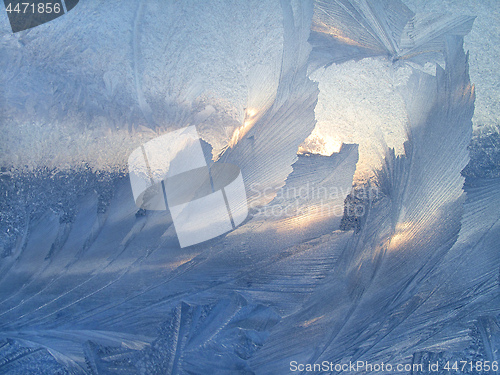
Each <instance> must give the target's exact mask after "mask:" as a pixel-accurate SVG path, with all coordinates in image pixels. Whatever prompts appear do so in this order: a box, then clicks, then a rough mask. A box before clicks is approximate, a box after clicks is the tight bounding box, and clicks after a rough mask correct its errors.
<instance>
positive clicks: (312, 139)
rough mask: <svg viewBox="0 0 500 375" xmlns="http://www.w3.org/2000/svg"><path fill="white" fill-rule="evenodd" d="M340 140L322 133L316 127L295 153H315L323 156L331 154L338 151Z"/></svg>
mask: <svg viewBox="0 0 500 375" xmlns="http://www.w3.org/2000/svg"><path fill="white" fill-rule="evenodd" d="M341 148H342V141H340V140H339V139H338V138H336V137H333V136H328V135H323V134H322V133H320V132H319V131H317V130H316V129H315V130H314V131H313V132H312V133H311V135H310V136H309V137H307V138H306V139H305V140H304V142H302V144H301V145H300V146H299V149H298V151H297V154H299V155H300V154H317V155H323V156H331V155H332V154H334V153H338V152H340V149H341Z"/></svg>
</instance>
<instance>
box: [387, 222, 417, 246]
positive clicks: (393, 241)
mask: <svg viewBox="0 0 500 375" xmlns="http://www.w3.org/2000/svg"><path fill="white" fill-rule="evenodd" d="M413 227H414V225H413V224H412V223H411V222H405V223H399V224H397V225H396V230H395V232H394V234H393V235H392V237H391V238H390V239H389V251H393V250H396V249H397V248H399V247H401V246H403V245H404V244H406V243H407V242H408V241H409V240H411V239H412V238H413V237H414V230H413V229H414V228H413Z"/></svg>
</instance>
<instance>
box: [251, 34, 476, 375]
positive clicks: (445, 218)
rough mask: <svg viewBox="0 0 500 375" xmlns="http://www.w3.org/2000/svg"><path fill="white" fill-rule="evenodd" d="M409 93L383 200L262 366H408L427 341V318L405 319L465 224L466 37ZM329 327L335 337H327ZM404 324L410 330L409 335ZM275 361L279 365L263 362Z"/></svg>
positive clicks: (285, 326) (469, 90)
mask: <svg viewBox="0 0 500 375" xmlns="http://www.w3.org/2000/svg"><path fill="white" fill-rule="evenodd" d="M405 91H406V92H405V93H403V95H404V97H405V99H406V101H407V103H408V105H407V107H408V133H409V141H408V142H407V144H406V145H405V149H406V153H405V155H404V156H398V157H396V156H395V155H394V151H393V150H389V152H388V153H387V155H386V157H385V166H384V168H383V169H382V170H381V171H380V173H379V175H378V184H379V187H380V189H381V192H382V193H383V196H382V198H381V199H379V200H378V201H376V202H374V203H373V204H372V205H371V206H370V207H369V212H368V214H367V218H366V221H365V223H364V226H363V228H362V229H361V232H360V233H359V234H357V235H354V236H353V237H352V239H351V240H350V241H349V242H348V244H347V245H346V247H345V248H344V250H343V251H342V252H341V254H340V255H339V257H338V261H337V263H336V264H335V266H334V269H335V270H336V272H332V273H331V274H329V275H328V276H327V277H326V278H324V279H323V280H322V282H321V285H320V286H319V287H318V288H316V290H315V291H314V292H313V294H312V296H311V298H310V299H309V300H308V301H307V306H308V308H307V309H304V310H301V311H299V312H297V313H296V315H295V316H294V315H290V316H288V317H287V318H285V319H284V320H283V321H282V324H281V325H280V326H279V327H277V329H276V330H275V331H274V332H273V335H271V337H270V339H269V341H268V343H267V345H266V346H265V347H264V349H263V350H262V351H261V352H259V354H258V358H256V359H255V361H256V365H257V366H262V368H263V369H265V370H263V373H273V372H275V371H277V369H278V368H279V367H283V366H285V364H286V363H289V362H290V361H291V360H292V359H293V360H296V361H298V362H299V363H321V362H322V361H323V360H327V361H332V362H335V363H337V362H340V361H346V360H351V361H357V360H361V361H364V360H367V361H369V362H379V363H380V362H381V361H384V362H386V363H387V362H390V361H392V362H393V363H397V362H404V361H408V360H409V358H411V356H412V355H413V353H414V352H415V351H416V350H417V348H418V347H419V346H418V345H422V346H425V344H423V343H425V342H426V340H427V339H429V337H428V336H426V334H430V333H429V332H428V331H426V322H427V320H425V321H424V320H422V321H419V323H420V325H419V326H418V327H416V326H414V325H413V326H411V328H410V324H408V325H407V324H405V323H406V322H407V320H410V318H411V317H412V316H413V314H417V311H418V309H419V308H420V307H421V305H422V304H423V303H424V302H425V301H426V299H427V298H428V297H429V295H430V294H431V293H432V292H431V291H427V293H428V294H426V293H425V292H424V288H423V285H424V284H425V281H428V282H429V283H432V285H435V284H434V279H432V278H430V275H431V274H432V272H433V271H434V270H435V268H436V267H438V265H439V264H440V263H441V262H443V259H444V258H445V257H446V256H447V254H448V252H450V249H451V248H452V246H453V244H454V243H455V242H456V241H457V238H458V233H459V231H460V228H461V219H462V213H463V209H462V205H463V202H464V198H465V195H464V192H463V189H462V186H463V181H464V178H463V177H462V176H461V171H462V169H463V168H464V167H465V165H466V164H467V162H468V152H467V145H468V142H469V139H470V137H471V131H472V123H471V117H472V113H473V105H474V104H473V103H474V92H473V87H472V86H471V85H470V81H469V76H468V61H467V56H466V55H465V54H464V52H463V48H462V39H461V37H457V36H450V37H449V38H448V39H447V49H446V70H442V69H438V74H437V75H436V76H430V75H427V74H425V73H423V72H420V71H418V70H416V71H414V73H413V76H412V78H411V80H410V82H409V84H408V87H407V88H406V89H405ZM331 241H332V243H335V242H336V241H338V235H336V234H333V235H331ZM412 322H413V323H415V321H412ZM292 327H301V328H300V331H301V333H300V334H297V332H296V329H297V328H295V332H294V334H293V335H291V334H290V332H291V330H292ZM324 327H330V328H329V329H328V332H320V331H323V330H324ZM402 327H404V329H406V330H410V329H411V332H412V334H411V335H407V334H403V332H402V331H403V328H402ZM447 328H448V329H451V328H450V326H448V327H447ZM441 329H444V328H443V327H441ZM455 329H456V330H457V332H460V331H461V329H460V327H456V328H455ZM433 334H434V335H436V333H435V332H434V333H433ZM401 335H403V336H401ZM399 337H405V338H406V339H404V340H400V339H399V340H398V338H399ZM280 342H288V343H289V346H288V347H287V350H279V349H278V347H279V345H280V344H279V343H280ZM427 344H428V343H427ZM396 347H397V350H396V349H395V348H396ZM261 356H262V357H261ZM271 358H276V359H275V360H271ZM278 358H279V359H278ZM268 361H271V362H274V365H264V363H269V362H268Z"/></svg>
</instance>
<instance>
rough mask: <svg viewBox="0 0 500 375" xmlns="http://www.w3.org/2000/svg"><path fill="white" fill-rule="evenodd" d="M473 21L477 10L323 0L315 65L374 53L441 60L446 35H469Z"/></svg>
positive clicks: (314, 37)
mask: <svg viewBox="0 0 500 375" xmlns="http://www.w3.org/2000/svg"><path fill="white" fill-rule="evenodd" d="M473 22H474V17H472V16H451V15H446V14H442V15H435V14H431V15H429V14H415V13H413V12H412V11H411V10H410V9H409V8H408V7H407V6H405V5H404V4H403V3H402V2H401V1H393V0H375V1H367V0H332V1H317V2H315V5H314V16H313V21H312V26H311V37H310V39H309V41H310V43H311V44H312V46H313V51H312V53H311V60H312V61H313V62H314V63H313V65H312V68H316V67H319V66H325V65H326V66H328V65H330V64H332V63H333V64H339V63H342V62H345V61H348V60H351V59H355V60H359V59H362V58H366V57H373V56H387V57H389V58H391V59H392V60H399V59H402V60H408V61H411V62H416V63H419V64H421V65H424V64H425V63H427V62H440V63H441V62H442V61H443V60H442V53H443V52H444V50H445V38H446V35H458V36H464V35H466V34H467V33H469V32H470V30H471V28H472V23H473Z"/></svg>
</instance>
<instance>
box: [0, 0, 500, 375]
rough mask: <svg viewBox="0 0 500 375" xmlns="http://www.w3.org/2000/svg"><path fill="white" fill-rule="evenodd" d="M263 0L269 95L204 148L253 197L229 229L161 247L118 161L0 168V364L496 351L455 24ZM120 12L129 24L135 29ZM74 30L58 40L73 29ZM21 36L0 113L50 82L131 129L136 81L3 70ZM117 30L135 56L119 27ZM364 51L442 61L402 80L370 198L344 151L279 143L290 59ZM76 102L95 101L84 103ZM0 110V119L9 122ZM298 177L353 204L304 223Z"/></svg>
mask: <svg viewBox="0 0 500 375" xmlns="http://www.w3.org/2000/svg"><path fill="white" fill-rule="evenodd" d="M366 4H370V5H369V6H368V5H366ZM280 5H281V17H282V29H283V40H282V49H283V57H282V60H281V61H280V64H281V68H280V74H279V80H278V81H279V84H278V86H277V89H276V95H275V97H274V98H273V99H272V103H271V105H270V106H268V107H267V109H266V111H265V113H264V115H263V116H261V117H260V118H259V119H258V121H257V122H256V123H255V124H254V126H253V127H252V128H251V130H250V131H249V132H248V133H247V134H246V135H245V136H244V137H243V138H242V139H241V140H240V141H239V142H238V143H237V144H236V145H235V146H234V147H232V148H228V149H226V150H225V151H224V152H223V153H222V155H220V160H221V161H225V162H231V163H234V164H236V165H238V166H239V167H240V168H241V170H242V174H243V176H244V178H245V184H246V186H256V185H255V184H258V186H259V189H260V190H255V189H253V190H249V191H248V195H249V201H251V202H256V203H257V204H258V205H256V206H255V207H254V208H253V211H252V215H251V217H250V218H249V219H248V220H247V221H246V222H245V223H244V224H243V225H242V226H241V227H239V228H237V229H236V230H235V231H233V232H231V233H229V234H228V235H224V236H221V237H218V238H215V239H213V240H210V241H207V242H205V243H202V244H198V245H195V246H191V247H189V248H186V249H181V248H180V247H179V244H178V241H177V238H176V235H175V230H174V228H173V225H172V219H171V217H170V215H169V214H168V212H165V213H164V212H150V211H144V210H138V208H137V207H136V206H135V204H134V200H133V197H132V192H131V189H130V182H129V180H128V176H127V175H126V174H124V173H122V172H120V171H115V172H109V171H95V170H93V169H91V168H90V167H86V166H82V167H80V168H73V169H72V170H70V171H62V170H58V169H51V168H38V169H36V170H34V171H26V172H22V171H20V170H15V169H10V168H9V166H5V167H3V169H2V179H1V189H2V190H1V192H2V194H1V196H2V197H1V201H0V204H1V217H2V222H1V226H2V232H1V236H2V237H1V241H2V242H1V244H2V249H1V251H2V254H1V258H0V317H1V318H0V373H2V374H18V373H37V374H56V373H59V374H67V373H81V374H110V373H118V374H147V373H151V374H156V373H161V374H207V373H217V374H253V373H255V374H284V373H288V372H290V366H289V364H290V361H297V362H298V363H321V362H322V361H329V362H334V363H345V362H348V361H358V360H359V361H368V362H371V363H381V362H385V363H393V364H396V363H414V364H427V363H428V362H433V363H434V362H439V363H440V364H441V368H442V366H443V365H444V363H446V361H452V362H453V361H461V360H462V361H498V360H500V358H499V356H500V354H499V349H500V328H499V320H498V319H499V318H498V317H499V309H500V303H499V300H498V298H499V294H498V270H499V266H500V259H499V258H500V252H499V251H498V243H499V237H500V232H499V231H500V228H499V215H500V207H499V205H500V180H499V179H498V176H495V175H494V174H491V173H488V171H482V170H481V162H480V161H478V159H473V160H472V161H471V162H470V161H469V159H470V157H469V152H468V144H469V142H470V139H471V132H472V124H471V117H472V114H473V110H474V100H475V95H474V89H473V87H472V86H471V82H470V79H469V75H468V64H469V62H468V56H467V54H466V53H465V52H464V50H463V46H462V43H463V36H464V35H465V34H466V33H467V32H468V30H470V27H471V25H472V21H473V17H460V16H459V17H455V18H446V17H444V18H443V17H434V18H430V19H427V21H428V22H427V23H425V22H424V23H422V20H421V19H419V18H418V17H420V16H418V15H415V14H413V12H411V10H410V9H409V8H407V7H406V6H405V5H404V4H403V3H401V2H399V1H394V2H387V1H374V2H370V3H365V2H357V1H348V0H339V1H330V2H316V3H312V2H304V3H292V2H288V1H286V0H283V1H281V4H280ZM200 6H201V5H200ZM137 7H139V10H140V11H141V12H146V11H147V9H146V8H147V7H145V6H144V5H142V3H141V4H140V5H139V6H138V5H137V4H134V3H132V2H127V3H126V4H125V5H123V9H121V10H122V11H123V14H121V16H122V17H126V15H127V14H128V13H130V14H131V15H136V13H135V11H136V10H137ZM217 7H222V5H220V4H215V3H214V4H212V8H211V11H212V12H215V11H216V10H217V9H218V8H217ZM80 8H81V11H79V10H78V9H80ZM174 8H175V7H174ZM89 9H91V10H92V11H94V9H98V8H97V2H93V1H89V2H88V3H84V4H79V7H78V8H75V10H74V11H73V12H72V13H75V17H77V18H75V19H72V20H73V21H72V22H79V23H91V22H92V21H91V20H89V19H87V18H85V17H84V16H85V15H87V16H88V15H89V14H93V13H92V12H88V13H85V12H84V10H89ZM174 10H175V9H174ZM221 11H222V10H221ZM235 11H236V10H235ZM78 12H80V13H78ZM127 12H128V13H127ZM193 12H195V10H193ZM225 12H227V10H224V13H225ZM215 13H217V12H215ZM68 17H69V15H68ZM68 17H66V18H68ZM78 17H81V18H78ZM130 17H131V18H130V19H132V18H133V17H132V16H130ZM208 17H209V18H210V17H215V15H209V16H208ZM60 22H63V21H62V20H61V21H60ZM64 22H69V21H64ZM131 24H132V26H133V31H134V32H136V31H137V30H138V28H140V26H141V24H140V22H139V21H137V22H131ZM422 24H425V25H426V27H422V28H421V29H419V25H420V26H422ZM63 26H64V25H62V24H61V23H57V24H56V23H55V24H54V26H53V27H54V31H53V33H54V36H57V38H60V35H58V34H57V30H58V29H57V28H58V27H63ZM219 26H220V25H219ZM319 26H321V27H319ZM94 28H95V29H99V30H100V32H104V31H106V30H107V28H113V25H112V24H111V23H110V24H104V25H94ZM75 30H76V31H75ZM75 30H73V34H72V35H73V37H74V38H83V39H84V35H82V34H81V33H82V32H83V31H80V33H79V31H78V28H75ZM82 30H83V27H82ZM332 30H336V31H337V34H332V33H331V32H330V33H329V32H328V31H332ZM45 32H46V34H45V35H49V36H50V35H51V34H50V33H51V32H52V31H51V29H50V28H47V29H46V31H45ZM143 32H145V30H143ZM228 32H230V31H229V30H228ZM176 33H182V29H176ZM335 35H337V36H338V35H342V36H343V38H338V37H337V38H336V37H335ZM38 38H40V43H42V39H41V38H42V37H41V36H40V34H36V33H35V32H34V31H33V32H32V33H31V34H30V33H26V34H24V35H23V36H22V37H21V38H20V39H19V41H18V44H17V45H12V44H8V45H3V46H2V48H3V49H4V51H5V52H6V53H8V56H9V57H11V58H12V60H8V61H7V62H3V64H4V65H3V66H5V67H6V70H5V72H7V73H9V74H11V76H9V78H10V79H14V80H16V79H17V80H18V81H16V82H20V83H22V85H21V86H18V87H14V86H13V84H12V83H9V81H5V82H7V84H6V85H3V87H2V90H3V91H2V96H0V100H2V103H0V104H2V106H4V107H5V106H6V105H7V104H8V105H9V106H12V107H13V106H15V105H18V106H19V107H21V108H24V107H23V106H27V107H29V108H30V109H33V111H34V112H32V113H35V114H36V115H37V116H49V115H50V113H51V112H50V111H51V107H45V106H44V105H42V104H43V103H42V104H38V105H33V104H32V102H29V101H28V99H27V97H26V94H25V93H28V94H29V95H28V96H30V95H31V96H34V97H36V96H37V95H42V94H41V92H43V90H41V89H40V90H41V91H37V87H39V88H43V87H45V86H46V85H48V83H49V81H50V82H55V83H56V85H59V86H58V89H56V90H54V91H53V92H52V95H53V96H54V98H56V99H57V100H59V101H60V103H61V105H60V107H59V108H55V109H54V111H56V112H57V113H58V116H63V118H64V116H65V110H66V109H65V105H67V104H69V105H75V103H77V104H78V105H79V106H80V107H79V108H80V110H81V111H82V112H83V114H87V115H88V116H89V118H90V117H92V116H95V115H97V114H101V115H102V113H104V114H105V115H106V116H109V117H116V118H119V116H120V115H121V113H120V112H123V109H124V108H127V107H130V106H136V107H137V108H138V110H137V111H136V112H133V113H132V114H131V115H130V116H131V121H132V122H133V121H134V119H135V118H136V117H137V118H142V121H145V122H144V123H145V124H148V123H150V122H154V121H155V120H154V118H153V114H152V113H153V112H152V111H153V109H152V108H155V107H154V105H153V106H152V107H151V106H150V105H149V104H148V103H147V99H146V97H145V96H144V94H141V90H142V89H141V88H140V85H134V86H133V87H134V88H133V91H134V93H135V94H136V96H135V97H133V99H131V98H130V97H127V95H126V93H122V92H117V93H115V92H114V90H113V87H112V86H113V84H112V82H111V81H113V79H112V77H111V78H110V75H109V74H108V75H107V76H106V77H107V81H106V82H108V81H109V82H108V83H109V84H108V85H107V89H109V92H107V93H102V92H101V93H96V86H93V84H92V83H90V84H88V85H87V84H86V83H85V82H86V81H85V80H86V79H88V80H90V81H92V80H94V79H95V77H94V76H92V75H88V76H85V74H82V75H80V76H79V75H78V74H77V73H75V72H77V71H78V66H77V67H76V68H74V69H73V71H72V70H70V69H69V70H67V71H66V72H63V78H60V77H59V76H58V75H59V74H60V73H61V72H62V71H54V72H52V73H51V75H45V76H44V75H42V76H43V77H44V78H43V79H42V81H41V82H39V86H36V85H33V84H32V83H30V82H28V81H23V77H24V79H25V80H26V76H24V75H25V74H26V71H25V70H23V69H27V70H29V69H34V68H33V67H31V68H29V67H28V66H27V65H22V58H25V59H28V58H29V56H32V55H30V53H31V52H30V50H29V49H30V48H35V49H36V47H34V46H35V45H36V43H37V40H38ZM48 39H50V38H48ZM63 39H64V38H63ZM58 40H61V39H58ZM69 41H71V38H70V39H69ZM69 41H65V42H64V43H66V44H64V43H63V44H61V46H62V48H63V49H64V48H66V49H67V52H66V53H67V54H66V55H64V54H63V56H66V57H67V58H68V59H69V61H70V62H71V63H73V62H74V61H76V60H77V58H78V56H87V55H88V54H89V53H90V52H89V50H91V49H92V48H96V49H98V48H99V45H85V44H83V45H72V44H71V43H70V42H69ZM352 41H354V42H356V43H357V44H353V43H352ZM44 42H45V43H49V42H47V41H46V40H45V41H44ZM131 43H132V44H133V47H134V48H133V50H134V51H135V52H134V53H137V54H140V48H138V47H140V43H139V39H138V38H136V37H133V38H132V42H131ZM405 43H406V44H405ZM412 43H413V44H412ZM428 51H432V53H427V52H428ZM35 55H36V53H35ZM135 56H136V57H134V58H132V60H133V61H135V62H134V63H133V64H132V65H133V66H135V67H137V64H139V65H140V64H141V62H140V61H139V60H137V59H138V58H137V56H138V55H135ZM374 56H378V57H381V58H389V59H391V61H394V63H395V64H402V63H405V60H411V62H414V63H422V62H424V61H431V62H439V63H441V64H442V65H443V66H444V68H441V67H439V66H438V67H437V71H436V75H435V76H431V75H428V74H426V73H423V72H422V71H420V70H418V69H415V70H414V72H413V75H412V77H411V78H410V80H409V81H408V84H407V86H406V87H404V88H403V89H402V91H401V95H402V96H403V98H404V100H405V104H406V108H407V112H408V141H407V142H406V143H405V154H404V155H399V156H398V155H395V152H394V150H392V149H387V152H386V154H385V156H384V163H383V166H382V167H381V169H380V170H378V171H376V173H375V175H376V177H375V179H374V181H370V184H371V185H370V187H372V186H375V187H376V188H377V191H378V194H377V196H376V197H372V196H361V197H356V196H355V194H354V193H353V194H351V195H350V196H348V194H349V192H350V189H351V187H352V183H353V182H352V181H353V175H354V172H355V169H356V163H357V160H358V154H357V151H358V149H357V146H356V145H344V146H343V147H342V150H341V151H340V152H339V153H337V154H333V155H332V156H329V157H328V156H320V155H301V156H297V155H296V154H297V149H298V146H299V145H300V144H301V143H302V141H303V140H304V139H305V138H306V137H307V136H308V135H309V134H310V132H311V131H312V130H313V128H314V125H315V117H314V108H315V105H316V101H317V95H318V88H317V85H316V84H315V83H314V82H312V81H311V80H310V79H309V78H308V72H310V70H311V69H317V68H319V67H321V66H326V65H330V64H338V63H341V62H344V61H348V60H351V59H355V60H356V59H362V58H365V57H374ZM16 57H17V58H18V60H19V61H21V64H20V66H21V68H19V70H16V67H15V66H14V65H12V61H14V60H15V59H16ZM42 58H47V59H50V56H42ZM134 59H136V60H134ZM95 63H96V64H97V63H98V62H95ZM61 64H62V65H63V66H64V61H63V62H62V63H61ZM82 64H83V63H82ZM134 64H135V65H134ZM37 69H42V70H43V69H45V68H43V64H42V63H40V65H38V67H37ZM308 69H309V70H308ZM35 70H36V69H35ZM16 72H17V73H16ZM14 73H15V74H14ZM3 78H4V79H5V77H3ZM100 78H103V77H100ZM135 79H137V77H136V78H135ZM134 82H135V83H137V81H134ZM108 86H109V87H108ZM75 87H79V89H78V90H77V91H78V95H77V94H76V93H75ZM65 94H68V97H70V99H67V98H65ZM69 94H71V95H69ZM106 95H108V96H110V95H111V96H113V95H117V99H116V97H115V99H113V100H114V101H111V102H110V100H111V99H109V98H106ZM76 97H77V99H78V100H76V99H75V98H76ZM93 97H94V99H92V98H93ZM96 98H97V99H99V98H100V99H102V102H103V103H113V105H114V106H115V107H113V106H109V108H105V109H99V106H100V104H99V103H102V102H99V101H98V100H97V99H96ZM66 100H67V101H66ZM72 100H76V101H73V102H72ZM107 100H108V101H107ZM134 100H136V101H137V103H138V104H135V103H134ZM332 100H335V98H332ZM6 103H7V104H6ZM30 103H31V104H30ZM9 108H10V107H9ZM4 109H5V108H4ZM10 111H11V110H10V109H9V110H8V111H7V110H6V111H5V112H6V113H8V114H11V113H12V112H10ZM100 111H101V112H100ZM102 111H108V112H102ZM176 116H177V115H176ZM172 117H175V116H172ZM4 119H6V120H4V123H3V124H2V126H7V125H8V124H9V121H13V120H12V117H7V116H5V117H4ZM150 125H151V124H150ZM468 165H469V167H468V168H469V169H467V168H466V166H468ZM471 166H473V167H471ZM464 168H465V170H464ZM463 170H464V171H465V172H464V173H462V171H463ZM481 172H482V173H481ZM464 175H465V177H464ZM301 187H307V188H306V192H307V191H311V190H308V189H315V190H314V191H323V190H322V189H323V188H325V189H326V191H333V190H334V191H336V192H340V195H339V194H336V195H333V196H325V198H324V199H325V200H326V201H327V202H326V203H328V204H331V205H339V204H341V205H343V204H344V203H345V204H346V206H347V203H348V202H356V203H357V204H359V205H362V207H363V215H362V216H361V217H359V218H358V217H354V218H353V217H352V215H351V216H350V215H349V213H348V212H346V213H344V216H343V217H341V216H334V217H330V216H328V215H317V216H315V217H314V220H313V221H312V222H310V221H308V220H307V218H308V215H305V216H304V215H303V214H302V213H303V212H306V213H308V212H310V211H307V209H309V208H311V207H316V206H317V205H318V204H320V203H325V202H323V201H322V198H318V195H314V194H311V195H308V194H305V195H304V196H299V197H298V198H297V197H296V196H290V195H287V194H286V193H287V192H290V191H292V192H297V191H300V190H299V189H300V188H301ZM360 190H361V189H360V187H358V190H357V191H360ZM263 191H266V192H270V193H269V194H261V192H263ZM252 194H253V195H252ZM290 205H292V206H293V207H294V209H296V211H293V210H290V211H287V213H286V214H285V215H266V210H265V209H263V208H265V207H278V208H288V207H289V206H290ZM284 211H285V210H281V211H279V212H284ZM275 212H276V211H275ZM351 221H355V225H350V222H351ZM342 222H343V223H344V230H339V228H340V227H341V225H342ZM353 228H355V230H352V229H353ZM391 373H396V372H391ZM443 373H446V372H443Z"/></svg>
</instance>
